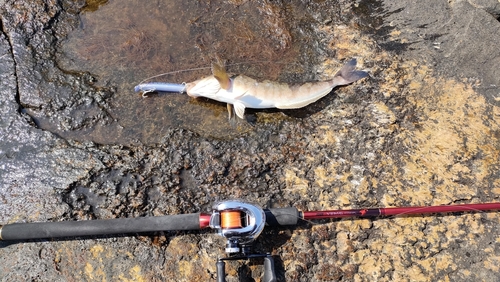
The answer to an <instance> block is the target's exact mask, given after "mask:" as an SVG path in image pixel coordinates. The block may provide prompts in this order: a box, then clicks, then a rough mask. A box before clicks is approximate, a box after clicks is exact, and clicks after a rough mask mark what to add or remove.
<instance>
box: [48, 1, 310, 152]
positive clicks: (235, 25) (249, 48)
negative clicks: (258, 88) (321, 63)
mask: <svg viewBox="0 0 500 282" xmlns="http://www.w3.org/2000/svg"><path fill="white" fill-rule="evenodd" d="M305 9H306V8H304V7H301V6H300V5H295V6H290V7H288V6H287V7H283V6H277V5H275V4H269V3H267V4H264V3H260V2H250V1H247V2H244V1H166V0H164V1H146V2H145V1H139V0H127V1H117V0H110V1H108V2H107V3H105V4H103V5H100V6H97V8H96V9H88V10H87V11H84V12H82V14H81V24H80V26H79V27H78V28H77V29H76V30H74V31H73V32H72V33H71V34H70V35H69V36H68V38H67V40H65V41H64V42H63V43H62V45H61V47H60V52H59V56H58V58H57V60H58V64H59V66H60V67H61V68H63V69H64V70H66V71H71V72H82V71H88V72H90V73H92V74H93V75H95V76H97V79H98V82H97V84H96V85H97V86H98V87H109V88H114V89H116V92H115V93H114V95H113V96H112V97H111V98H110V100H108V102H109V103H110V105H111V110H110V112H109V114H110V115H112V116H113V118H114V119H115V120H116V121H117V122H118V123H119V125H120V128H122V130H121V131H120V132H119V133H113V132H110V133H108V134H120V135H124V136H123V137H124V139H136V140H140V141H141V142H144V143H155V142H158V141H159V140H160V138H161V136H162V135H163V133H165V131H166V130H167V129H169V128H185V129H189V130H192V131H194V132H197V133H199V134H200V135H204V136H212V137H218V138H230V137H234V136H238V135H241V134H242V133H245V132H248V131H251V130H252V126H251V125H250V124H248V123H246V122H243V121H239V122H238V123H237V124H236V125H234V124H231V123H229V122H228V116H227V110H226V106H225V105H224V104H221V103H217V102H213V101H208V100H205V99H196V100H195V99H192V98H189V97H188V96H187V95H183V94H175V93H174V94H163V95H156V96H153V97H149V98H145V99H143V98H142V97H141V96H140V95H138V94H137V93H134V91H133V88H134V85H136V84H138V83H139V82H141V81H142V80H144V79H146V78H148V77H151V76H154V75H158V74H161V73H166V72H172V71H177V70H186V69H192V68H203V67H206V68H205V69H203V70H196V71H186V72H181V73H176V74H170V75H165V76H163V77H160V78H156V79H154V81H166V82H175V83H181V82H189V81H192V80H195V79H198V78H200V77H203V76H206V75H209V74H210V69H209V66H210V64H211V62H212V61H213V60H214V59H215V58H221V59H223V60H225V61H226V64H227V66H228V67H227V68H228V71H229V72H232V73H244V74H247V75H250V76H253V77H257V78H267V79H273V80H280V81H291V82H302V81H307V80H310V79H311V78H314V77H313V76H311V75H310V71H309V69H311V68H312V66H313V65H314V64H315V55H311V54H314V52H310V50H309V51H308V50H306V49H305V48H304V46H307V44H305V43H304V41H302V40H298V38H297V36H298V35H299V34H302V36H305V35H307V34H308V32H307V30H308V29H307V26H308V24H309V23H311V22H312V21H313V20H312V19H311V18H310V16H309V15H308V14H307V13H306V12H305ZM91 10H94V11H91ZM285 12H286V13H285ZM289 18H291V19H293V20H294V22H293V23H292V22H287V21H288V19H289ZM291 26H294V28H291ZM299 28H300V33H298V32H296V31H294V29H297V30H298V29H299ZM309 34H311V33H309ZM311 44H313V45H314V41H312V42H311ZM272 115H273V116H274V118H275V122H277V123H279V122H280V120H282V119H283V115H282V114H280V113H273V114H272ZM274 118H271V120H273V119H274ZM266 122H269V118H266ZM103 134H104V133H103ZM72 137H73V138H76V139H78V136H72ZM125 137H126V138H125ZM104 138H105V137H104ZM119 139H121V138H119Z"/></svg>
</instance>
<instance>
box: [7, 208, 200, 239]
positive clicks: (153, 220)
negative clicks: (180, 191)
mask: <svg viewBox="0 0 500 282" xmlns="http://www.w3.org/2000/svg"><path fill="white" fill-rule="evenodd" d="M199 229H200V213H195V214H181V215H166V216H151V217H139V218H116V219H103V220H83V221H60V222H35V223H13V224H7V225H4V226H2V227H1V229H0V239H1V240H29V239H45V238H60V237H78V236H95V235H110V234H124V233H141V232H156V231H170V230H199Z"/></svg>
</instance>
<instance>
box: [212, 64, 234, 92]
mask: <svg viewBox="0 0 500 282" xmlns="http://www.w3.org/2000/svg"><path fill="white" fill-rule="evenodd" d="M212 74H213V75H214V77H215V79H217V81H218V82H219V84H220V87H221V88H222V89H225V90H229V88H231V79H230V78H229V75H227V72H226V70H225V69H224V67H223V66H222V65H221V64H220V63H219V62H217V63H215V62H214V63H212Z"/></svg>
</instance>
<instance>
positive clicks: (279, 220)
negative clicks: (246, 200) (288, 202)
mask: <svg viewBox="0 0 500 282" xmlns="http://www.w3.org/2000/svg"><path fill="white" fill-rule="evenodd" d="M264 212H265V214H266V224H267V225H269V226H286V225H297V222H298V221H299V218H301V213H300V212H299V210H298V209H297V208H294V207H290V208H274V209H265V210H264Z"/></svg>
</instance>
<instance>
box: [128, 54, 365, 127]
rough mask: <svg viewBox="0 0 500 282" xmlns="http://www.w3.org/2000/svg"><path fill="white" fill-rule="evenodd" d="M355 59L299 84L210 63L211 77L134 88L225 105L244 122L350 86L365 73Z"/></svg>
mask: <svg viewBox="0 0 500 282" xmlns="http://www.w3.org/2000/svg"><path fill="white" fill-rule="evenodd" d="M356 64H357V60H356V59H351V60H349V61H348V62H347V63H346V64H345V65H344V66H343V67H342V68H341V69H340V70H339V71H338V72H337V73H336V74H335V75H334V76H333V78H332V79H330V80H326V81H319V82H306V83H302V84H293V85H290V84H288V83H280V82H274V81H269V80H264V81H258V80H256V79H254V78H251V77H248V76H246V75H229V74H228V73H227V72H226V70H225V68H224V67H223V66H222V64H221V63H220V62H214V63H212V75H210V76H207V77H204V78H201V79H198V80H196V81H193V82H189V83H183V84H175V83H162V82H151V83H141V84H139V85H137V86H135V91H136V92H142V93H143V97H147V96H146V95H145V94H147V93H149V92H154V91H166V92H179V93H186V94H187V95H189V96H190V97H194V98H197V97H205V98H208V99H212V100H216V101H219V102H223V103H226V104H227V109H228V113H229V119H230V120H231V119H232V118H233V116H234V114H233V113H235V114H236V116H238V117H239V118H240V119H245V118H244V115H245V109H247V108H252V109H269V108H277V109H299V108H302V107H305V106H307V105H309V104H312V103H314V102H316V101H318V100H319V99H321V98H323V97H324V96H326V95H328V94H329V93H330V92H331V91H332V90H333V89H334V88H335V87H337V86H341V85H347V84H351V83H353V82H355V81H357V80H360V79H362V78H365V77H367V76H368V73H367V72H365V71H361V70H356Z"/></svg>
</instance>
